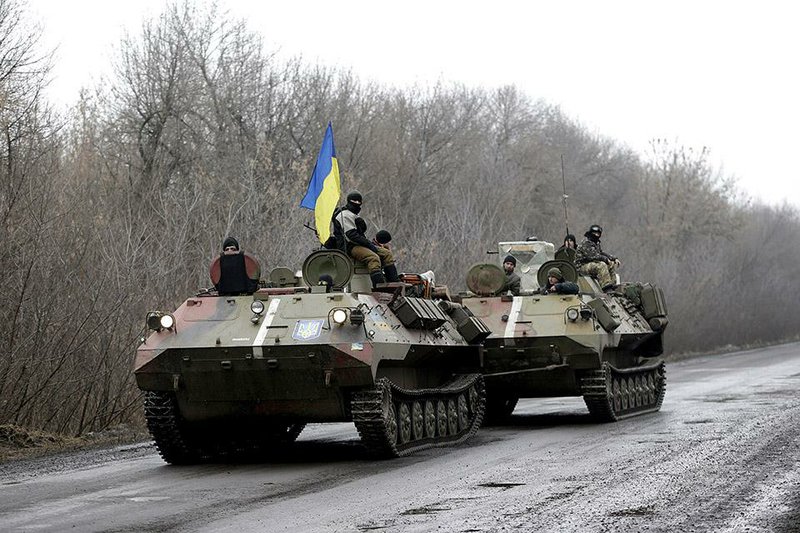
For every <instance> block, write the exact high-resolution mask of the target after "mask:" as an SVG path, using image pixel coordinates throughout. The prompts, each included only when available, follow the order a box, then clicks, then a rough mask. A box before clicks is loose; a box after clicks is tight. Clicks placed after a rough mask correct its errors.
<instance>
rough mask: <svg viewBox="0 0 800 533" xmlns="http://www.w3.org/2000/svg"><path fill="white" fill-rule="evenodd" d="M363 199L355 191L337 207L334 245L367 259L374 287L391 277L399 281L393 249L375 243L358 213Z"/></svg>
mask: <svg viewBox="0 0 800 533" xmlns="http://www.w3.org/2000/svg"><path fill="white" fill-rule="evenodd" d="M362 202H363V198H362V196H361V193H360V192H358V191H353V192H351V193H350V194H348V195H347V204H346V205H345V206H344V207H340V208H339V209H337V210H336V211H334V213H333V220H332V222H333V239H334V240H335V246H334V247H335V248H339V249H340V250H344V251H346V252H347V254H348V255H350V257H352V258H353V259H355V260H356V261H363V262H364V263H366V265H367V268H368V269H369V277H370V279H371V280H372V285H373V287H374V286H375V285H377V284H378V283H386V281H387V280H388V281H399V280H400V278H399V277H398V275H397V266H396V265H395V264H394V256H393V255H392V251H391V250H389V249H388V248H384V247H382V246H381V247H379V246H375V245H374V244H372V243H371V242H370V241H369V239H368V238H367V237H366V235H365V232H366V229H367V224H366V222H365V221H364V219H362V218H361V217H359V216H358V214H359V213H360V212H361V204H362ZM326 244H328V243H326ZM384 272H385V275H384Z"/></svg>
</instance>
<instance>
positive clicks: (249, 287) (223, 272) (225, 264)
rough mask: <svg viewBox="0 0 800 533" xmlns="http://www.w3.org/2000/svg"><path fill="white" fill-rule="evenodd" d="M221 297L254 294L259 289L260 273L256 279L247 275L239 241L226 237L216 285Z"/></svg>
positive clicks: (220, 257)
mask: <svg viewBox="0 0 800 533" xmlns="http://www.w3.org/2000/svg"><path fill="white" fill-rule="evenodd" d="M214 287H215V288H216V289H217V292H218V293H219V295H220V296H235V295H239V294H253V293H254V292H255V291H256V290H257V289H258V273H256V274H255V279H253V278H251V277H250V276H249V275H248V274H247V267H246V265H245V256H244V253H243V252H242V251H241V250H240V249H239V241H237V240H236V239H234V238H233V237H226V238H225V240H224V241H223V242H222V253H221V254H220V256H219V281H218V282H217V283H216V284H215V285H214Z"/></svg>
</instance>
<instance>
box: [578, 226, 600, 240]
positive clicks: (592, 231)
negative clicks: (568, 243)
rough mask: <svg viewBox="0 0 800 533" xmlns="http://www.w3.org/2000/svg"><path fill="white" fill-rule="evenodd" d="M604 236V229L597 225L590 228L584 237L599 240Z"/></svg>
mask: <svg viewBox="0 0 800 533" xmlns="http://www.w3.org/2000/svg"><path fill="white" fill-rule="evenodd" d="M602 234H603V228H602V227H601V226H599V225H597V224H592V225H591V226H589V230H588V231H587V232H586V233H584V234H583V235H584V236H585V237H589V236H590V235H591V236H593V237H595V238H597V239H599V238H600V236H601V235H602Z"/></svg>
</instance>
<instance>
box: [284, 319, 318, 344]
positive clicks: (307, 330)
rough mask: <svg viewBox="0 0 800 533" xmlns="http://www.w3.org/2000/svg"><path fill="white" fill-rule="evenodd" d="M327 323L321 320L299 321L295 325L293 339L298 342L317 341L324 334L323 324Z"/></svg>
mask: <svg viewBox="0 0 800 533" xmlns="http://www.w3.org/2000/svg"><path fill="white" fill-rule="evenodd" d="M324 323H325V321H324V320H322V319H319V320H298V321H297V323H296V324H295V325H294V333H292V338H293V339H295V340H298V341H310V340H311V339H316V338H317V337H319V336H320V335H321V334H322V324H324Z"/></svg>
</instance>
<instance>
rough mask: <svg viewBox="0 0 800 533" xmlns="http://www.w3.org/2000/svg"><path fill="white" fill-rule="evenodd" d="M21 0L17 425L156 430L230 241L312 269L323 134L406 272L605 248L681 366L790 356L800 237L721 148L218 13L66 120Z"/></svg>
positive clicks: (13, 22) (1, 416)
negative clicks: (150, 321) (348, 59)
mask: <svg viewBox="0 0 800 533" xmlns="http://www.w3.org/2000/svg"><path fill="white" fill-rule="evenodd" d="M39 37H40V33H39V32H38V30H37V28H36V26H35V25H33V24H31V23H30V21H29V18H28V15H27V14H26V12H25V10H24V6H23V3H22V2H20V1H19V0H0V132H2V143H0V242H1V243H2V246H0V272H2V275H3V278H4V283H3V285H2V287H3V290H2V291H0V343H2V344H1V345H2V347H3V348H2V352H1V353H0V424H3V423H15V424H20V425H24V426H28V427H35V428H41V429H46V430H50V431H55V432H62V433H69V434H76V435H79V434H83V433H86V432H89V431H94V430H98V429H103V428H105V427H108V426H111V425H114V424H118V423H120V422H126V421H131V420H134V421H138V420H139V416H140V415H139V401H138V391H137V390H136V387H135V383H134V380H133V376H132V361H133V353H134V350H135V348H136V345H137V339H138V337H139V335H140V334H141V333H142V331H143V326H144V315H145V313H146V312H147V311H148V310H151V309H162V310H171V309H173V308H175V307H176V306H177V305H178V304H180V302H181V301H182V300H183V299H185V298H186V297H187V296H189V295H191V294H194V293H195V292H196V290H197V289H198V288H201V287H207V286H209V285H210V281H209V279H208V270H207V269H208V264H209V261H210V259H211V258H212V257H213V256H214V255H215V254H216V253H218V252H219V246H220V243H221V242H222V239H223V238H224V237H225V236H226V235H234V236H236V237H237V238H238V239H239V241H240V243H242V246H243V247H244V248H245V249H246V250H247V251H249V252H251V253H253V254H254V255H256V256H257V257H258V258H259V259H260V261H261V262H262V270H263V271H265V272H268V271H269V270H270V269H271V268H273V267H276V266H289V267H291V268H293V269H297V268H299V266H300V265H301V264H302V260H303V258H304V257H305V256H306V255H307V254H308V253H309V252H310V251H312V250H313V249H315V248H316V247H317V246H318V242H317V241H316V240H315V237H314V234H313V233H312V232H310V231H309V230H307V229H305V228H304V227H303V224H304V223H306V222H310V221H311V220H312V219H313V215H312V214H311V213H310V212H309V211H306V210H303V209H300V208H299V202H300V199H301V198H302V196H303V194H304V192H305V188H306V186H307V183H308V178H309V176H310V174H311V170H312V169H313V165H314V162H315V158H316V154H317V151H318V149H319V144H320V142H321V139H322V134H323V132H324V128H325V125H326V124H327V123H328V121H331V122H332V123H333V125H334V132H335V140H336V145H337V155H338V158H339V166H340V169H341V171H342V182H343V188H344V190H345V191H347V190H350V189H358V190H360V191H361V192H362V194H363V195H364V214H365V216H366V218H367V221H368V223H369V224H370V230H371V231H376V230H378V229H381V228H385V229H389V230H390V231H391V233H392V235H393V237H394V242H395V244H396V248H395V250H396V255H397V256H398V257H399V266H400V270H401V271H406V272H421V271H424V270H428V269H433V270H434V271H435V272H436V275H437V282H439V283H445V284H447V285H448V286H450V287H451V289H454V290H459V289H464V288H465V283H464V276H465V273H466V272H467V270H468V268H469V266H470V265H472V264H473V263H476V262H485V261H486V259H487V256H486V251H487V250H490V249H493V248H495V246H496V242H498V241H503V240H521V239H524V238H525V237H528V236H530V235H533V234H535V235H538V236H539V237H541V238H544V239H547V240H551V241H553V242H560V241H561V239H562V238H563V236H564V219H563V206H562V203H561V194H562V189H561V188H562V181H561V157H562V156H563V158H564V161H565V163H566V170H567V174H566V179H567V186H568V189H569V191H568V193H569V196H570V197H569V210H570V213H569V215H570V223H571V226H572V227H571V229H573V232H574V233H577V234H578V235H579V236H580V234H581V233H582V232H583V231H584V230H585V228H587V227H588V226H589V225H590V224H593V223H598V224H601V225H602V226H604V228H605V232H604V241H603V243H604V247H605V248H607V249H608V250H609V251H611V252H613V253H614V254H615V255H619V256H620V257H621V258H622V260H623V263H624V264H623V269H622V271H621V273H622V275H623V277H624V278H625V279H628V280H641V281H651V282H655V283H657V284H658V285H660V286H662V287H663V288H664V290H665V293H666V296H667V302H668V306H669V311H670V322H671V323H670V326H669V328H668V330H667V348H668V351H669V352H672V353H676V352H689V351H705V350H712V349H716V348H719V347H722V346H727V345H747V344H754V343H765V342H776V341H781V340H786V339H791V338H795V337H796V335H797V319H796V318H795V316H794V315H793V309H794V302H793V298H792V295H791V294H790V292H789V291H786V290H784V289H783V288H785V287H786V283H788V280H793V279H797V277H798V274H800V261H798V259H800V257H798V250H800V242H798V241H799V240H800V231H799V230H800V218H799V217H798V213H797V211H796V209H794V208H791V207H787V206H784V207H770V206H765V205H761V204H758V203H753V202H748V201H746V200H745V199H743V198H741V197H740V193H738V192H737V190H736V188H735V184H734V183H733V182H732V181H731V180H730V179H728V178H727V177H726V176H724V175H721V174H719V173H718V172H717V171H716V170H715V169H714V168H713V167H712V165H710V163H709V160H708V153H707V152H706V151H705V150H699V151H698V150H693V149H688V148H684V147H681V146H679V145H676V144H675V143H670V142H666V141H654V142H653V143H652V146H651V150H650V151H649V152H647V153H637V152H634V151H633V150H631V149H629V148H627V147H625V146H623V145H621V144H620V143H618V142H616V141H614V140H613V139H609V138H606V137H604V136H602V135H598V134H594V133H590V132H589V131H588V130H587V129H586V128H585V127H583V126H582V125H581V124H579V123H578V122H576V121H575V120H574V119H572V118H570V117H569V116H567V115H566V114H565V113H563V112H562V111H561V110H560V109H559V108H558V107H557V106H554V105H552V104H549V103H548V102H546V101H543V100H537V99H534V98H532V97H531V96H529V95H526V94H525V93H523V92H522V91H520V90H519V89H517V88H515V87H513V86H506V87H500V88H494V89H486V88H476V87H468V86H464V85H460V84H457V83H444V82H441V83H437V84H434V85H432V86H428V87H417V88H412V89H395V88H388V87H384V86H381V85H379V84H377V83H373V82H370V81H366V80H362V79H360V78H359V77H358V76H357V75H355V74H354V73H353V72H351V71H347V70H341V69H335V68H329V67H325V66H321V65H315V64H309V63H307V62H304V61H302V60H300V59H289V60H286V59H279V58H278V56H277V55H276V53H275V52H274V51H271V50H269V49H267V48H266V47H265V46H264V43H263V42H262V38H261V37H260V36H259V35H258V34H256V33H255V32H253V31H252V30H251V29H249V28H248V27H247V25H246V24H245V23H244V22H242V21H237V20H234V19H232V18H231V17H229V16H227V15H226V14H225V13H221V12H219V11H218V10H217V9H216V8H214V7H204V6H199V5H196V4H194V3H192V2H190V1H188V2H183V3H175V4H171V5H170V6H168V7H167V8H165V10H164V12H163V13H162V14H160V15H159V16H157V17H155V18H153V19H151V20H148V21H145V22H144V23H143V25H142V27H141V30H140V31H138V32H136V33H135V34H131V35H128V36H126V37H125V38H124V39H123V40H122V41H121V43H120V46H119V50H118V52H117V54H116V56H115V59H114V65H113V75H112V76H111V77H110V78H109V79H108V80H106V81H105V82H104V83H103V84H101V85H99V86H97V87H94V88H87V90H85V91H83V93H82V94H81V96H80V98H79V99H78V101H76V102H75V103H74V105H73V106H72V107H71V109H70V111H69V112H67V113H56V112H55V111H54V110H53V108H52V106H51V104H50V103H49V102H48V101H47V100H46V98H45V97H44V96H43V89H44V87H45V85H46V83H47V80H48V75H49V68H50V64H51V63H50V62H51V59H50V57H49V56H48V54H47V52H46V51H44V50H42V49H41V48H40V46H39V40H38V39H39Z"/></svg>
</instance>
